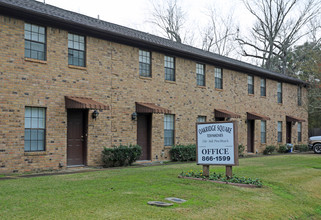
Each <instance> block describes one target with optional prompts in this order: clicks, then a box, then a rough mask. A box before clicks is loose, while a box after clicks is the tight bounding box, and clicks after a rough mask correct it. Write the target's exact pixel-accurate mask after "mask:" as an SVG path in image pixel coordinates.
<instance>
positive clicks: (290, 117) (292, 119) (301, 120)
mask: <svg viewBox="0 0 321 220" xmlns="http://www.w3.org/2000/svg"><path fill="white" fill-rule="evenodd" d="M286 121H287V122H305V120H304V119H302V118H297V117H293V116H290V115H287V116H286Z"/></svg>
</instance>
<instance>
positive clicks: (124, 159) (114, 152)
mask: <svg viewBox="0 0 321 220" xmlns="http://www.w3.org/2000/svg"><path fill="white" fill-rule="evenodd" d="M141 154H142V148H141V147H140V146H139V145H129V146H125V145H120V146H119V147H117V146H114V147H113V148H106V147H105V148H104V150H103V151H102V161H103V166H104V167H118V166H129V165H131V164H132V163H133V162H135V161H136V160H137V159H138V158H139V157H140V156H141Z"/></svg>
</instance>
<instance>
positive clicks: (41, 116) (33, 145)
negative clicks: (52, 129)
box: [25, 107, 46, 151]
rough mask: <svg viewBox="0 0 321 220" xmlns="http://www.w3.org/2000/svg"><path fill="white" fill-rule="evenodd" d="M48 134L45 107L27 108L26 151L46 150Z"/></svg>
mask: <svg viewBox="0 0 321 220" xmlns="http://www.w3.org/2000/svg"><path fill="white" fill-rule="evenodd" d="M45 134H46V110H45V108H36V107H26V108H25V151H44V150H45Z"/></svg>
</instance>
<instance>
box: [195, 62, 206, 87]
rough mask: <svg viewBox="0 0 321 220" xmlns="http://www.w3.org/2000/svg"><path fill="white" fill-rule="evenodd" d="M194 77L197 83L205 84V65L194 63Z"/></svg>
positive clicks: (199, 84)
mask: <svg viewBox="0 0 321 220" xmlns="http://www.w3.org/2000/svg"><path fill="white" fill-rule="evenodd" d="M196 77H197V85H198V86H205V65H203V64H199V63H197V64H196Z"/></svg>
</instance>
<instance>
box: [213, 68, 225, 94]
mask: <svg viewBox="0 0 321 220" xmlns="http://www.w3.org/2000/svg"><path fill="white" fill-rule="evenodd" d="M214 72H215V89H223V74H222V68H215V69H214Z"/></svg>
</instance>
